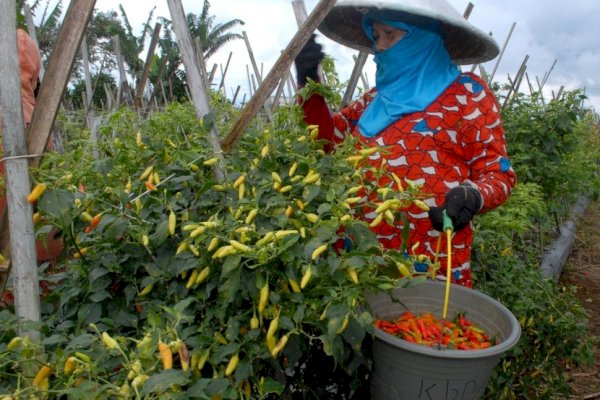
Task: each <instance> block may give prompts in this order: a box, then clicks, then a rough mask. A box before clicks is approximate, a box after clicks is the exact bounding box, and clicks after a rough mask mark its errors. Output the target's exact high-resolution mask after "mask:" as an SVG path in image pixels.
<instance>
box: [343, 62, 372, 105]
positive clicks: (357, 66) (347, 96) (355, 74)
mask: <svg viewBox="0 0 600 400" xmlns="http://www.w3.org/2000/svg"><path fill="white" fill-rule="evenodd" d="M368 57H369V54H368V53H366V52H364V51H360V52H359V53H358V56H357V57H356V61H355V62H354V68H353V69H352V74H351V75H350V81H348V87H347V88H346V92H345V93H344V97H343V98H342V104H341V106H342V107H345V106H347V105H348V104H350V101H351V100H352V96H353V95H354V90H355V89H356V85H357V84H358V79H359V78H360V77H361V74H362V70H363V67H364V66H365V62H367V58H368Z"/></svg>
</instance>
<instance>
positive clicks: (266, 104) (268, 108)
mask: <svg viewBox="0 0 600 400" xmlns="http://www.w3.org/2000/svg"><path fill="white" fill-rule="evenodd" d="M242 35H243V36H244V42H245V43H246V49H248V56H249V57H250V63H251V64H252V68H253V69H254V77H255V78H256V81H257V82H258V86H261V85H262V75H261V72H260V71H259V70H258V66H257V65H256V59H255V58H254V52H253V51H252V46H250V40H248V34H246V31H243V32H242ZM269 95H270V93H269ZM270 103H271V101H270V100H269V98H268V97H267V98H265V100H264V109H265V113H266V114H267V120H268V121H270V120H271V117H272V114H271V105H270Z"/></svg>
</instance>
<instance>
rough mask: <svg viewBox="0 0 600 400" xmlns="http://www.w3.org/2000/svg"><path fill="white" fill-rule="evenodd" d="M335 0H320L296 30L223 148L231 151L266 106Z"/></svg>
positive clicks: (236, 122) (226, 138) (231, 131)
mask: <svg viewBox="0 0 600 400" xmlns="http://www.w3.org/2000/svg"><path fill="white" fill-rule="evenodd" d="M334 4H335V0H320V1H319V3H318V4H317V6H316V7H315V8H314V10H313V11H312V13H311V14H310V15H309V16H308V18H307V19H306V21H305V22H304V24H303V25H302V27H301V28H300V29H299V30H298V32H296V35H294V37H293V38H292V40H291V42H290V43H289V44H288V46H287V47H286V48H285V50H284V51H283V53H281V56H279V59H278V60H277V62H276V63H275V65H274V67H273V68H272V69H271V71H270V72H269V73H268V74H267V76H266V78H265V79H264V81H263V83H262V85H260V87H259V88H258V90H257V91H256V94H255V95H254V97H253V98H252V99H251V100H250V101H249V102H248V104H246V106H245V107H244V108H243V109H242V112H241V113H240V116H239V117H238V119H237V120H236V121H235V123H234V124H233V125H232V128H231V130H230V131H229V133H228V134H227V136H226V137H225V140H224V141H223V150H224V151H226V152H229V151H231V150H232V148H233V146H234V145H235V143H236V142H237V141H238V140H239V139H240V137H241V136H242V134H243V132H244V130H245V129H246V127H247V126H248V124H249V123H250V121H251V120H252V119H253V118H254V117H255V116H256V114H257V112H258V110H260V108H261V107H263V106H264V104H265V101H266V100H267V99H268V97H269V96H270V95H271V93H272V92H273V90H274V89H275V87H276V86H277V83H278V82H279V81H280V80H281V79H282V78H283V77H284V76H285V75H286V74H287V73H288V72H289V69H290V66H291V64H292V62H293V60H294V59H295V58H296V57H297V56H298V53H300V50H302V48H303V47H304V45H305V44H306V42H307V41H308V39H310V37H311V35H312V33H313V32H314V30H315V29H316V28H317V27H318V26H319V24H320V23H321V22H322V21H323V19H324V18H325V16H326V15H327V14H328V13H329V10H331V8H332V7H333V6H334Z"/></svg>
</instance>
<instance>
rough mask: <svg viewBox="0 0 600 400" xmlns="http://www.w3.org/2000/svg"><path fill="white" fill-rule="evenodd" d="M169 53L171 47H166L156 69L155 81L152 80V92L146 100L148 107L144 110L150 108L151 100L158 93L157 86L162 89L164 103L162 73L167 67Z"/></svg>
mask: <svg viewBox="0 0 600 400" xmlns="http://www.w3.org/2000/svg"><path fill="white" fill-rule="evenodd" d="M170 55H171V49H170V48H168V49H167V50H166V51H165V54H163V58H162V60H161V62H160V68H159V70H158V77H157V78H156V82H154V87H153V88H152V94H151V95H150V99H149V100H148V107H147V108H146V111H148V110H150V107H151V104H152V100H153V99H155V98H156V97H157V95H156V94H157V93H158V89H159V88H161V90H162V95H163V99H164V102H165V104H166V98H165V88H164V86H163V84H162V77H163V74H164V73H165V69H166V68H167V62H168V61H169V57H170Z"/></svg>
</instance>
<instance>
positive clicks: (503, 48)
mask: <svg viewBox="0 0 600 400" xmlns="http://www.w3.org/2000/svg"><path fill="white" fill-rule="evenodd" d="M516 25H517V23H516V22H513V24H512V26H511V27H510V30H509V31H508V36H506V39H505V40H504V44H503V45H502V50H500V55H499V56H498V59H497V60H496V64H494V69H492V73H491V74H490V79H488V81H487V82H488V85H489V84H491V83H492V80H493V79H494V75H496V70H497V69H498V64H500V60H502V56H503V55H504V50H506V45H508V41H509V40H510V37H511V36H512V33H513V31H514V30H515V26H516Z"/></svg>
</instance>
